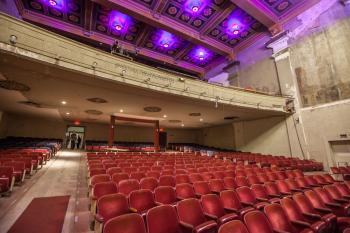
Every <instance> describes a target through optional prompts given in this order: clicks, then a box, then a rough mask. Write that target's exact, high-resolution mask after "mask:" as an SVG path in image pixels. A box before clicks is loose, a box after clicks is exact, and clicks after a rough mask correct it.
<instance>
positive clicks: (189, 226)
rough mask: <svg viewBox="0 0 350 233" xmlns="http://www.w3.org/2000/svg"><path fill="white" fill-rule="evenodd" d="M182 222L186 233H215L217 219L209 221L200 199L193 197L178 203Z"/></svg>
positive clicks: (178, 211)
mask: <svg viewBox="0 0 350 233" xmlns="http://www.w3.org/2000/svg"><path fill="white" fill-rule="evenodd" d="M176 208H177V213H178V216H179V220H180V224H181V226H182V227H183V232H184V233H204V232H205V233H215V232H216V231H217V224H216V222H215V221H213V220H211V221H207V220H206V218H205V216H204V214H203V210H202V207H201V204H200V202H199V200H197V199H194V198H191V199H186V200H183V201H180V202H178V203H177V205H176Z"/></svg>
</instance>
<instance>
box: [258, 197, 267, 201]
mask: <svg viewBox="0 0 350 233" xmlns="http://www.w3.org/2000/svg"><path fill="white" fill-rule="evenodd" d="M256 200H258V201H262V202H268V201H269V200H268V199H266V198H261V197H257V198H256Z"/></svg>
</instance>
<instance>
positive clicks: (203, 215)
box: [96, 185, 350, 233]
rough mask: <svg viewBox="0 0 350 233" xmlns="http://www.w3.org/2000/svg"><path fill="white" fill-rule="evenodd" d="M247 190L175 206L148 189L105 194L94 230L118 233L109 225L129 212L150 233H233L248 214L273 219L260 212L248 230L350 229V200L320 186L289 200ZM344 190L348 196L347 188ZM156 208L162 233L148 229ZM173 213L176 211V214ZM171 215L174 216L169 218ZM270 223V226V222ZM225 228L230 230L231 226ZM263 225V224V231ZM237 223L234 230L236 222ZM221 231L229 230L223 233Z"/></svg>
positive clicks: (238, 190)
mask: <svg viewBox="0 0 350 233" xmlns="http://www.w3.org/2000/svg"><path fill="white" fill-rule="evenodd" d="M164 188H166V187H159V189H164ZM168 188H170V187H168ZM330 188H331V189H335V190H336V192H338V190H337V187H336V186H332V185H330ZM247 189H249V188H248V187H241V188H239V189H237V190H236V191H234V190H226V191H222V192H220V194H219V196H218V195H215V194H206V195H202V196H201V198H200V200H198V199H195V198H187V199H184V200H180V201H178V202H174V203H171V204H172V205H168V204H161V203H159V202H157V201H156V200H157V199H154V198H153V195H152V192H151V191H150V190H136V191H133V192H131V193H130V195H129V196H128V198H127V196H125V195H123V194H120V193H115V194H107V195H104V196H103V197H101V198H100V199H99V201H98V204H97V214H96V221H97V225H96V226H97V228H99V229H100V230H101V229H102V226H103V225H105V227H104V232H105V233H108V232H111V231H109V228H111V229H110V230H112V229H113V230H114V231H112V232H119V231H117V230H118V228H117V229H116V228H115V227H111V226H109V225H110V223H111V222H114V221H116V222H118V221H119V220H118V221H117V220H115V219H116V217H117V218H118V216H126V215H125V214H128V213H132V212H135V213H138V214H140V215H141V216H143V217H144V218H145V219H146V222H147V228H148V231H147V232H149V233H153V232H157V233H163V232H164V233H167V232H217V228H218V227H220V229H219V232H228V233H230V232H232V230H234V229H231V227H233V226H231V225H232V223H231V224H228V223H229V222H231V221H232V220H243V219H244V220H245V222H246V218H249V217H247V216H250V213H256V210H261V211H264V212H265V214H266V216H267V219H268V220H269V221H266V220H264V219H265V218H266V216H265V215H263V214H262V213H261V212H260V214H257V215H260V217H259V219H260V221H259V222H256V223H255V224H257V225H258V226H259V227H257V228H254V227H249V226H248V225H249V224H248V225H247V227H248V230H249V232H336V230H337V229H338V230H343V229H345V228H347V227H349V224H350V218H348V217H345V216H348V215H349V211H348V209H349V206H350V203H349V200H350V198H348V199H338V198H336V199H334V198H333V199H332V197H331V195H330V194H329V193H328V191H327V188H325V189H323V188H322V187H318V188H314V189H308V190H305V191H303V192H295V193H294V194H292V195H291V196H288V197H283V196H280V197H279V198H272V199H270V200H267V199H266V200H259V201H257V199H256V198H255V196H252V195H251V194H250V191H249V190H247ZM346 189H347V190H348V192H350V189H349V188H348V187H346ZM332 192H333V191H332ZM324 194H326V196H327V195H328V198H330V199H331V201H329V200H328V199H327V198H324ZM156 197H157V195H156V194H155V198H156ZM343 197H346V196H343ZM339 203H342V204H339ZM156 206H160V207H156ZM174 206H176V209H174ZM170 207H171V208H172V209H170ZM161 209H163V210H161ZM165 209H167V211H165ZM155 210H157V211H160V212H159V215H158V217H157V218H156V220H157V221H156V222H158V225H159V226H158V228H157V229H158V230H152V229H153V227H151V226H150V225H149V224H151V225H152V224H155V223H151V222H149V218H150V216H149V215H150V214H151V213H152V212H153V211H155ZM175 210H177V215H176V211H175ZM170 212H172V214H170V215H169V213H170ZM255 215H256V214H255ZM163 217H164V218H163ZM140 219H142V218H140ZM141 222H142V221H141ZM267 222H269V223H268V224H266V223H267ZM103 223H105V224H103ZM136 223H137V221H136V222H133V224H132V225H134V224H136ZM168 224H170V225H171V227H170V228H169V227H167V226H166V225H168ZM227 224H228V225H229V226H231V227H228V226H227ZM260 224H263V227H262V226H261V225H260ZM112 225H114V224H112ZM234 225H235V226H236V224H234ZM118 226H119V227H120V229H124V232H134V231H127V230H126V229H125V228H124V227H125V226H120V225H119V224H118ZM126 226H127V225H126ZM128 227H130V226H128ZM261 227H262V228H261ZM226 228H227V229H226ZM223 229H226V230H227V231H223ZM230 229H231V231H230ZM238 229H239V228H238ZM238 229H236V230H238ZM254 229H255V230H254ZM130 230H131V229H130ZM252 230H253V231H252ZM135 232H137V231H135ZM234 232H235V231H234ZM238 232H240V231H238ZM247 232H248V231H247Z"/></svg>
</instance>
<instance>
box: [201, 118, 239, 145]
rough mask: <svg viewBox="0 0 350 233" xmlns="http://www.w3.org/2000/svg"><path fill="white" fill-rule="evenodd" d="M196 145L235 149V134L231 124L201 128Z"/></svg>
mask: <svg viewBox="0 0 350 233" xmlns="http://www.w3.org/2000/svg"><path fill="white" fill-rule="evenodd" d="M198 143H199V144H200V145H203V146H211V147H217V148H223V149H235V148H236V146H235V132H234V129H233V125H232V124H226V125H219V126H213V127H208V128H203V129H201V130H200V131H199V138H198Z"/></svg>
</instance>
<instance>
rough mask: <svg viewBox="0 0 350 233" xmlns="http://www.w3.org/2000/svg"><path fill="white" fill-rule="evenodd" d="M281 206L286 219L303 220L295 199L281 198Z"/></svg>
mask: <svg viewBox="0 0 350 233" xmlns="http://www.w3.org/2000/svg"><path fill="white" fill-rule="evenodd" d="M281 206H282V208H283V211H284V212H285V213H286V215H287V217H288V219H289V220H290V221H292V220H300V221H303V220H304V217H303V216H302V214H301V211H300V209H299V207H298V206H297V204H296V203H295V201H293V200H292V199H290V198H287V197H285V198H283V199H281Z"/></svg>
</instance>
